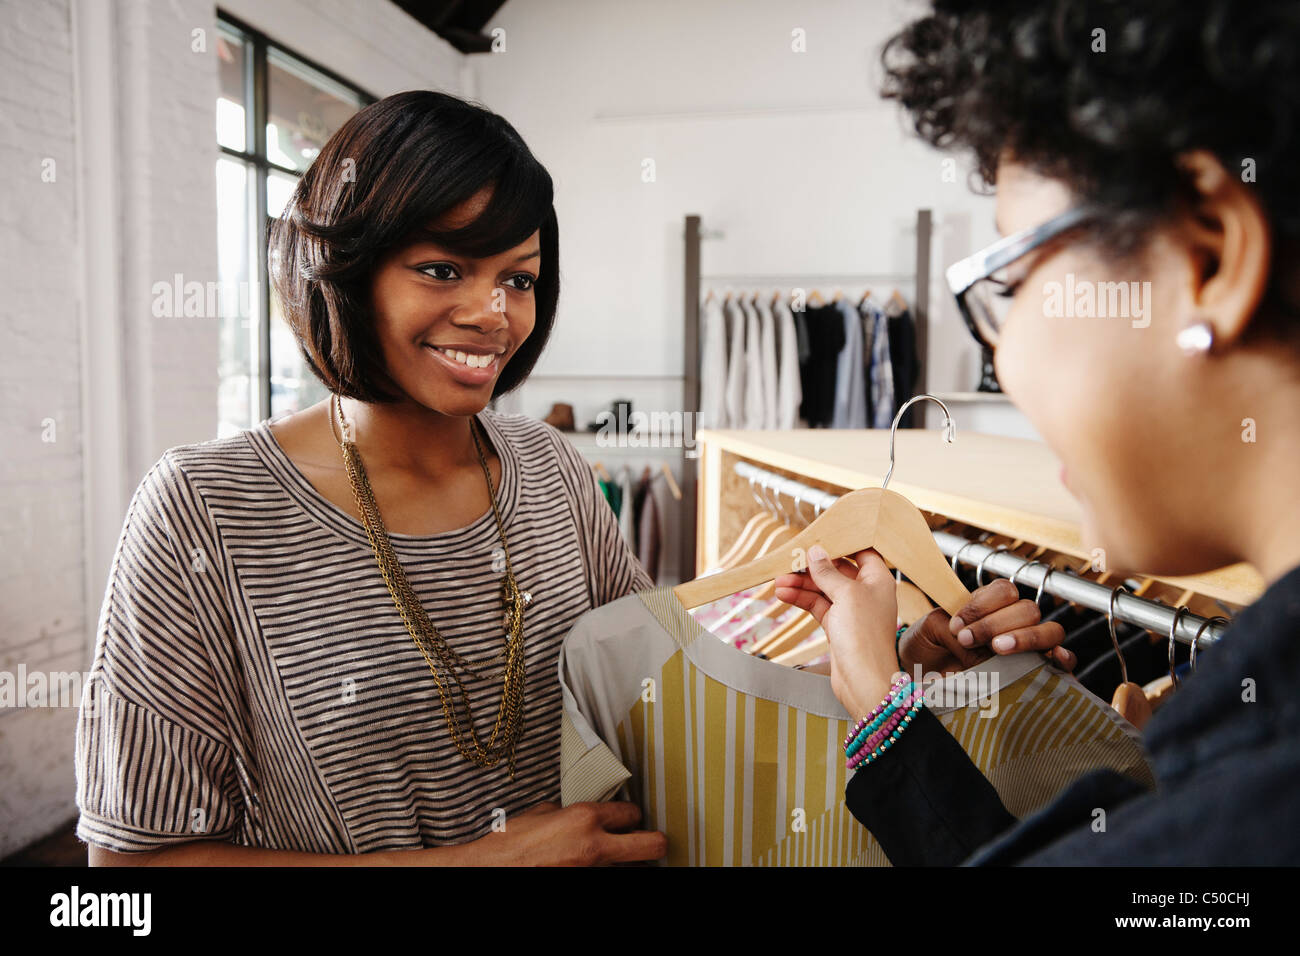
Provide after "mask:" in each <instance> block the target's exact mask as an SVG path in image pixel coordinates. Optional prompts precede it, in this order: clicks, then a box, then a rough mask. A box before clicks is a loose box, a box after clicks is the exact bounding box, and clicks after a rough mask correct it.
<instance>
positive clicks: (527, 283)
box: [506, 272, 537, 292]
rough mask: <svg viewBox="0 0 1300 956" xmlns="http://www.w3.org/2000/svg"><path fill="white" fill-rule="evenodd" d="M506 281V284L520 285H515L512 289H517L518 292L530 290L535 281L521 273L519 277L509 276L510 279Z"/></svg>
mask: <svg viewBox="0 0 1300 956" xmlns="http://www.w3.org/2000/svg"><path fill="white" fill-rule="evenodd" d="M506 281H507V282H518V283H522V284H521V285H516V286H515V287H514V288H516V289H518V290H519V291H520V292H527V291H528V290H529V289H531V288H532V287H533V284H534V283H535V282H536V281H537V280H536V279H534V278H533V277H532V276H530V275H527V274H526V273H522V272H521V273H520V274H519V275H517V276H511V277H510V278H509V279H507V280H506Z"/></svg>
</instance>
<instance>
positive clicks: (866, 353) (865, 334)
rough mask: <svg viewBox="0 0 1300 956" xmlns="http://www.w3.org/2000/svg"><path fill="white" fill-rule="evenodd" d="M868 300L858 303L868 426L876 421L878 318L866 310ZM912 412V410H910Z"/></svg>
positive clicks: (864, 299)
mask: <svg viewBox="0 0 1300 956" xmlns="http://www.w3.org/2000/svg"><path fill="white" fill-rule="evenodd" d="M866 303H867V300H866V298H865V297H864V298H863V299H862V301H861V302H859V303H858V316H859V318H860V320H861V322H860V328H861V329H862V378H863V381H865V382H866V385H867V426H868V427H870V426H871V424H872V423H873V422H874V421H875V420H876V413H875V406H874V405H873V403H872V398H871V391H872V389H871V358H872V356H871V350H872V348H873V345H872V343H873V342H874V341H875V333H876V316H875V314H874V313H873V312H872V311H871V310H870V309H868V308H866ZM909 411H910V409H909Z"/></svg>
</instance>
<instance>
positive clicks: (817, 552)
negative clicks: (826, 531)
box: [808, 544, 827, 561]
mask: <svg viewBox="0 0 1300 956" xmlns="http://www.w3.org/2000/svg"><path fill="white" fill-rule="evenodd" d="M808 557H809V558H810V559H811V560H813V561H825V560H826V559H827V554H826V549H825V548H823V547H822V546H821V545H820V544H814V545H813V546H812V547H811V548H809V549H808Z"/></svg>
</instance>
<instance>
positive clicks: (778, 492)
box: [772, 482, 790, 525]
mask: <svg viewBox="0 0 1300 956" xmlns="http://www.w3.org/2000/svg"><path fill="white" fill-rule="evenodd" d="M773 485H774V487H773V488H772V493H773V494H774V495H775V496H776V509H777V511H779V512H780V515H779V517H780V518H781V521H782V523H784V524H787V525H788V524H789V523H790V516H789V515H788V514H787V513H786V510H785V505H784V503H782V501H781V489H780V488H777V487H775V482H773Z"/></svg>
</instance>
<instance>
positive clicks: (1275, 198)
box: [882, 0, 1300, 275]
mask: <svg viewBox="0 0 1300 956" xmlns="http://www.w3.org/2000/svg"><path fill="white" fill-rule="evenodd" d="M1097 31H1104V32H1102V33H1099V32H1097ZM1103 43H1104V51H1105V52H1101V49H1102V44H1103ZM882 63H883V66H884V71H885V80H884V88H883V91H882V92H883V95H884V96H885V97H886V98H890V99H895V100H897V101H898V102H899V103H900V104H901V105H902V106H904V107H905V108H906V109H907V110H908V112H909V113H910V114H911V118H912V121H913V122H914V124H915V127H916V131H917V132H918V133H919V134H920V135H921V137H922V138H923V139H925V140H926V141H928V142H929V143H931V144H932V145H934V146H937V147H939V148H943V149H952V148H956V149H966V150H970V151H972V152H973V153H974V156H975V159H976V162H977V170H978V175H979V177H980V178H982V179H983V180H984V182H985V183H987V184H988V185H989V186H992V185H993V184H994V183H995V171H996V164H997V158H998V155H999V153H1001V152H1002V151H1003V150H1004V149H1006V150H1007V151H1009V152H1010V153H1011V154H1012V155H1014V156H1015V157H1016V159H1017V160H1018V161H1019V162H1021V163H1023V164H1025V165H1027V166H1029V167H1030V168H1033V169H1035V170H1036V171H1038V172H1039V173H1041V174H1043V175H1047V176H1051V177H1052V178H1055V179H1059V180H1061V181H1062V182H1064V183H1065V184H1066V185H1068V186H1069V187H1070V188H1071V189H1072V190H1073V191H1074V193H1075V195H1076V196H1078V197H1079V198H1081V199H1084V200H1090V201H1092V202H1095V203H1098V204H1099V205H1101V206H1102V207H1103V208H1104V209H1107V210H1109V211H1110V212H1111V213H1112V214H1111V215H1109V216H1107V217H1105V219H1104V221H1103V222H1102V223H1101V224H1100V225H1099V226H1098V228H1097V229H1096V230H1095V231H1093V237H1094V238H1096V239H1098V240H1099V241H1100V242H1101V244H1102V245H1103V247H1104V248H1106V249H1108V250H1109V251H1111V252H1113V253H1117V254H1119V255H1121V256H1124V255H1128V254H1130V253H1133V252H1136V251H1137V249H1138V247H1139V246H1140V245H1141V243H1142V240H1143V239H1144V238H1146V237H1147V236H1149V234H1150V231H1151V229H1152V228H1153V227H1154V226H1155V225H1156V224H1157V223H1159V222H1160V221H1161V220H1162V219H1165V218H1166V217H1167V216H1168V215H1170V214H1171V213H1173V212H1174V211H1175V210H1176V209H1177V208H1178V207H1179V205H1180V199H1185V198H1186V197H1187V195H1188V189H1189V186H1188V183H1187V179H1186V177H1185V176H1184V175H1182V174H1181V173H1180V172H1179V170H1178V169H1177V167H1176V165H1175V159H1176V157H1177V155H1178V154H1180V153H1182V152H1184V151H1186V150H1191V149H1198V148H1201V149H1205V150H1208V151H1210V152H1212V153H1213V154H1214V155H1215V156H1217V157H1218V158H1219V161H1220V162H1221V163H1223V166H1224V168H1225V169H1227V170H1228V172H1229V174H1233V173H1234V172H1236V173H1241V172H1242V171H1243V170H1244V169H1246V168H1247V166H1248V165H1249V164H1248V163H1247V161H1253V164H1254V175H1255V182H1254V188H1255V189H1256V190H1258V195H1259V198H1260V204H1261V206H1262V207H1263V208H1264V209H1265V211H1266V213H1267V215H1268V216H1269V219H1270V223H1271V227H1272V229H1273V231H1274V234H1275V236H1276V237H1277V238H1278V239H1284V238H1289V239H1295V238H1297V237H1300V190H1297V189H1296V172H1295V171H1296V170H1297V168H1300V141H1297V138H1296V128H1295V127H1296V121H1297V118H1298V117H1300V3H1297V2H1295V0H1245V2H1242V0H1140V2H1139V0H933V4H932V9H931V11H930V12H929V15H927V16H925V17H923V18H922V19H919V20H917V21H915V22H913V23H911V24H910V25H909V26H907V27H906V28H905V29H903V30H902V31H901V32H900V33H898V34H897V35H895V36H894V37H892V38H891V39H890V40H889V41H888V42H887V43H886V45H885V48H884V50H883V52H882ZM1244 164H1245V165H1244ZM1288 265H1290V264H1285V265H1283V264H1279V265H1277V266H1275V268H1274V274H1275V275H1276V274H1277V269H1278V268H1287V267H1288Z"/></svg>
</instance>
